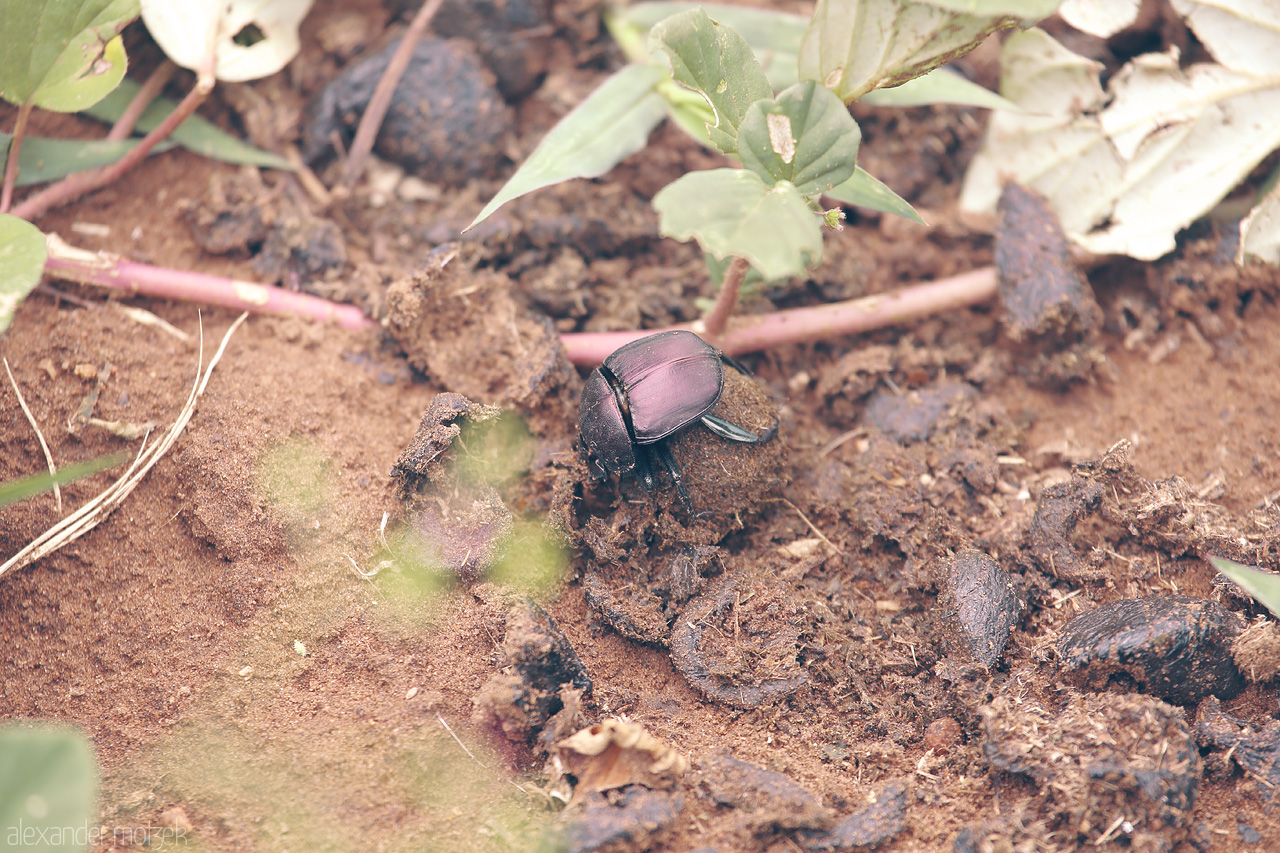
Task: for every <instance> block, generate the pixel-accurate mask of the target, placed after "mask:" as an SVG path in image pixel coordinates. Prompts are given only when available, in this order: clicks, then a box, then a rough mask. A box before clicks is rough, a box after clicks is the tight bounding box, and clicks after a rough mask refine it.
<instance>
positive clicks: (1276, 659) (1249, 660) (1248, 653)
mask: <svg viewBox="0 0 1280 853" xmlns="http://www.w3.org/2000/svg"><path fill="white" fill-rule="evenodd" d="M1231 658H1232V659H1233V660H1234V661H1235V662H1236V668H1237V669H1239V670H1240V673H1241V674H1242V675H1244V677H1245V678H1247V679H1249V681H1252V682H1255V683H1258V682H1263V681H1270V680H1271V679H1273V678H1275V677H1276V676H1277V675H1280V627H1278V626H1277V625H1276V623H1275V622H1272V621H1270V620H1268V619H1260V620H1258V621H1257V622H1254V623H1253V624H1252V625H1250V626H1249V627H1248V628H1246V629H1244V631H1243V632H1242V633H1241V634H1240V636H1238V637H1236V639H1235V642H1234V643H1232V644H1231Z"/></svg>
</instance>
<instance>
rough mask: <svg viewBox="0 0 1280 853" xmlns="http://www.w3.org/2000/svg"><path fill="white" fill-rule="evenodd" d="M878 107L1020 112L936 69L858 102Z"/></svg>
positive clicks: (984, 90)
mask: <svg viewBox="0 0 1280 853" xmlns="http://www.w3.org/2000/svg"><path fill="white" fill-rule="evenodd" d="M858 100H859V101H860V102H861V103H864V104H871V105H873V106H877V107H919V106H924V105H927V104H960V105H961V106H968V107H986V108H987V109H992V110H1013V111H1014V112H1023V109H1022V107H1020V106H1018V105H1017V104H1015V103H1014V102H1013V101H1009V100H1006V99H1005V98H1002V97H1000V96H999V95H997V94H996V93H995V92H993V91H991V90H990V89H988V88H986V87H984V86H979V85H978V84H977V83H975V82H973V81H972V80H970V79H969V78H968V77H965V76H964V75H963V74H959V73H957V72H955V71H952V70H951V69H950V68H935V69H933V70H932V71H930V72H929V73H928V74H925V75H923V76H921V77H917V78H915V79H914V80H908V81H907V82H905V83H903V84H902V85H901V86H894V87H893V88H892V89H873V90H872V91H870V92H867V94H865V95H863V96H862V97H861V98H859V99H858Z"/></svg>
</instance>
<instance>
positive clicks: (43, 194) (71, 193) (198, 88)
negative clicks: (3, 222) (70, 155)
mask: <svg viewBox="0 0 1280 853" xmlns="http://www.w3.org/2000/svg"><path fill="white" fill-rule="evenodd" d="M212 89H213V81H212V78H210V80H209V81H207V82H206V81H205V80H203V79H201V80H199V81H197V83H196V85H195V87H193V88H192V90H191V91H190V92H188V93H187V96H186V97H185V98H183V99H182V102H181V103H179V104H178V106H177V107H176V108H175V109H174V111H173V112H171V113H169V115H167V116H165V119H164V121H162V122H161V123H160V124H159V125H158V126H157V127H156V128H155V130H153V131H151V132H150V133H148V134H147V135H146V136H144V137H143V138H142V140H141V141H140V142H139V143H138V144H137V145H136V146H134V147H133V149H131V150H130V151H129V153H128V154H126V155H124V156H123V157H121V158H120V159H119V160H117V161H116V162H114V163H112V164H111V165H110V166H103V167H102V168H100V169H93V170H91V171H88V172H77V173H76V174H74V175H68V176H67V177H65V178H63V179H62V180H61V181H59V182H58V183H56V184H54V185H53V186H51V187H48V188H46V189H44V190H41V191H40V192H38V193H36V194H35V195H33V196H31V197H30V198H28V199H27V200H26V201H24V202H22V203H21V204H19V205H18V206H17V207H15V208H14V209H13V214H14V215H15V216H20V217H22V218H23V219H26V220H29V221H30V220H35V219H39V218H40V217H41V216H43V215H44V214H46V213H48V212H49V211H50V210H52V209H53V208H55V207H58V206H59V205H63V204H66V203H67V202H69V201H74V200H75V199H77V198H80V196H82V195H84V194H85V193H90V192H93V191H94V190H97V189H101V188H102V187H105V186H106V185H107V184H110V183H112V182H114V181H116V180H118V179H119V178H120V176H121V175H123V174H124V173H125V172H128V171H129V170H130V169H132V168H133V167H134V166H136V165H138V164H139V163H141V162H142V161H143V159H145V158H146V156H147V155H148V154H150V153H151V149H152V148H155V147H156V145H157V144H158V143H159V142H160V141H161V140H163V139H166V138H168V136H169V134H171V133H173V129H174V128H175V127H177V126H178V125H180V124H182V122H184V121H185V120H186V119H187V117H188V116H190V115H191V114H192V113H194V112H195V111H196V107H198V106H200V104H202V103H204V99H205V98H207V97H208V96H209V92H210V91H212Z"/></svg>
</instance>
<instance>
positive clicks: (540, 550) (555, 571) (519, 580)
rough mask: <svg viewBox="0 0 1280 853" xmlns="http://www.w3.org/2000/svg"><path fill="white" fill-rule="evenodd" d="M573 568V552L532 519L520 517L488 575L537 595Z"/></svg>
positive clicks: (555, 583) (503, 583)
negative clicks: (571, 562)
mask: <svg viewBox="0 0 1280 853" xmlns="http://www.w3.org/2000/svg"><path fill="white" fill-rule="evenodd" d="M568 570H569V554H568V552H566V551H565V549H564V547H563V546H562V545H561V544H560V543H558V542H556V541H555V539H553V538H552V537H550V536H548V535H547V531H546V528H545V527H543V525H542V524H541V523H539V522H538V521H535V520H532V519H525V520H521V521H517V522H516V524H515V530H514V531H513V533H512V535H511V539H510V540H509V541H508V543H507V546H506V547H505V548H504V549H503V553H502V556H501V557H499V558H498V559H497V560H496V561H495V562H494V564H493V565H492V566H490V567H489V570H488V571H487V572H486V573H485V578H486V579H487V580H490V581H492V582H493V583H496V584H498V585H499V586H505V587H507V588H509V589H514V590H519V591H520V592H523V593H525V594H526V595H532V596H534V597H535V598H537V597H539V596H541V595H544V594H546V593H548V592H550V591H551V590H553V589H555V588H556V587H557V586H558V585H559V584H560V582H561V581H562V580H564V577H565V573H566V572H567V571H568Z"/></svg>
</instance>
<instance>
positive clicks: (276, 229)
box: [253, 205, 347, 297]
mask: <svg viewBox="0 0 1280 853" xmlns="http://www.w3.org/2000/svg"><path fill="white" fill-rule="evenodd" d="M346 265H347V241H346V238H345V237H344V236H343V234H342V229H340V228H339V227H338V225H337V223H335V222H333V221H332V220H330V219H324V218H321V217H319V216H316V215H315V214H313V213H311V211H309V210H307V209H306V208H304V207H301V206H299V205H288V206H285V207H284V208H283V209H282V210H280V212H278V213H277V214H276V217H275V221H274V222H272V223H271V228H270V230H269V231H268V232H267V236H266V239H265V240H264V241H263V242H262V248H261V249H260V250H259V251H258V253H257V254H256V255H254V257H253V272H254V274H255V275H256V276H257V277H258V278H259V279H260V280H261V281H265V282H269V283H272V284H275V283H280V284H283V285H284V286H285V287H288V288H290V289H293V290H304V291H306V292H307V293H315V294H317V295H320V296H324V297H332V296H335V295H345V294H342V293H341V291H340V290H334V289H333V288H332V287H331V286H330V285H328V284H327V283H326V279H327V278H329V277H330V273H335V274H336V273H337V272H339V271H341V270H342V269H343V268H344V267H346ZM331 290H332V291H333V292H330V291H331Z"/></svg>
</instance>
